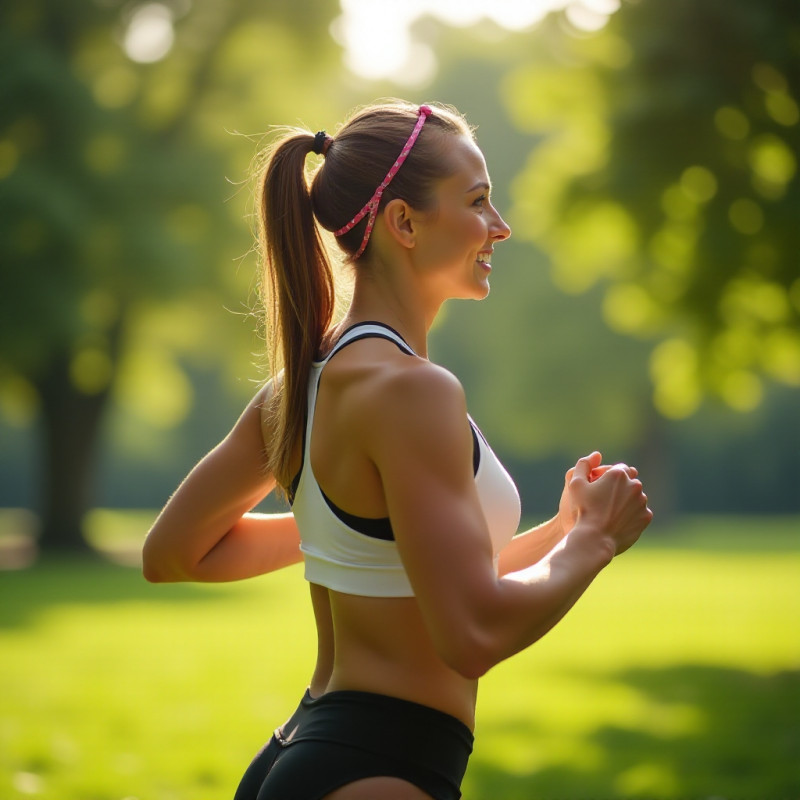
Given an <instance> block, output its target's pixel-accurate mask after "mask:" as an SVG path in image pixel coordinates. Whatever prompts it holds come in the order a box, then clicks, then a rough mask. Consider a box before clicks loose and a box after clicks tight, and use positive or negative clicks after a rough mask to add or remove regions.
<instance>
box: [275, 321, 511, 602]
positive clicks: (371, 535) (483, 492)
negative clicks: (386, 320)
mask: <svg viewBox="0 0 800 800" xmlns="http://www.w3.org/2000/svg"><path fill="white" fill-rule="evenodd" d="M365 338H383V339H388V340H389V341H392V342H394V343H395V344H396V345H397V346H398V347H399V348H400V349H401V350H402V351H403V352H404V353H407V354H408V355H409V356H415V355H416V354H415V353H414V351H413V350H412V349H411V348H410V347H409V346H408V344H406V342H405V340H404V339H403V338H402V337H401V336H400V334H399V333H397V331H395V330H393V329H392V328H390V327H388V326H387V325H384V324H383V323H379V322H364V323H358V324H356V325H353V326H352V327H351V328H348V329H347V330H346V331H345V332H344V333H343V334H342V336H341V337H340V338H339V340H338V342H337V343H336V345H335V346H334V348H333V349H332V350H331V352H330V353H329V354H328V356H327V357H326V358H325V359H324V360H322V361H316V362H314V363H313V364H312V367H311V373H310V375H309V381H308V418H307V420H306V428H305V435H304V441H303V463H302V465H301V467H300V472H299V473H298V474H297V476H296V477H295V479H294V481H293V483H292V487H291V489H290V492H289V499H290V501H291V504H292V511H293V512H294V516H295V519H296V521H297V526H298V528H299V530H300V540H301V544H300V549H301V550H302V552H303V554H304V557H305V576H306V580H308V581H310V582H311V583H317V584H320V585H321V586H326V587H327V588H329V589H333V590H335V591H337V592H344V593H346V594H355V595H362V596H366V597H413V596H414V590H413V589H412V587H411V584H410V582H409V580H408V576H407V575H406V571H405V568H404V567H403V563H402V561H401V559H400V554H399V552H398V550H397V544H396V543H395V541H394V534H393V533H392V529H391V521H390V520H389V518H384V519H368V518H364V517H357V516H354V515H352V514H348V513H347V512H345V511H342V510H341V509H339V508H338V507H337V506H336V505H334V503H333V502H332V501H331V500H329V499H328V498H327V497H326V495H325V494H324V493H323V491H322V489H321V488H320V486H319V484H318V483H317V481H316V478H315V477H314V470H313V468H312V466H311V457H310V452H311V431H312V426H313V423H314V409H315V407H316V402H317V391H318V388H319V380H320V376H321V374H322V370H323V369H324V368H325V365H326V364H327V363H328V361H329V360H330V359H331V358H332V357H333V356H334V355H335V354H336V353H338V352H339V351H340V350H341V349H342V348H343V347H346V346H347V345H348V344H351V343H352V342H355V341H358V340H359V339H365ZM469 424H470V426H471V428H472V437H473V445H474V451H473V468H474V471H475V485H476V488H477V490H478V497H479V499H480V504H481V509H482V510H483V514H484V517H485V518H486V522H487V525H488V528H489V534H490V536H491V539H492V548H493V552H494V555H495V564H496V563H497V556H498V554H499V552H500V550H502V549H503V548H504V547H505V546H506V545H507V544H508V543H509V542H510V541H511V539H512V537H513V536H514V534H515V533H516V531H517V527H518V526H519V521H520V514H521V508H520V500H519V494H518V492H517V487H516V486H515V485H514V482H513V480H512V479H511V477H510V476H509V474H508V473H507V472H506V470H505V468H504V467H503V465H502V464H501V463H500V461H499V460H498V458H497V456H496V455H495V454H494V453H493V452H492V449H491V448H490V447H489V445H488V444H487V442H486V440H485V439H484V438H483V434H482V433H481V432H480V431H479V430H478V428H477V426H476V425H475V423H474V422H473V421H472V419H469Z"/></svg>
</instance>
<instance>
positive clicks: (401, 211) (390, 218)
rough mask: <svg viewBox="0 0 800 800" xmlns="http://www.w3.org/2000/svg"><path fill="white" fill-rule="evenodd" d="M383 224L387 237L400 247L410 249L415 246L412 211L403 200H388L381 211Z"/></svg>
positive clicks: (414, 226)
mask: <svg viewBox="0 0 800 800" xmlns="http://www.w3.org/2000/svg"><path fill="white" fill-rule="evenodd" d="M383 223H384V225H385V226H386V230H387V232H388V233H389V235H390V236H391V237H392V239H394V240H395V241H396V242H397V243H398V244H399V245H400V246H401V247H405V248H408V249H411V248H412V247H414V245H415V244H416V223H415V221H414V218H413V209H412V208H411V206H409V205H408V203H406V201H405V200H401V199H400V198H395V199H394V200H390V201H389V202H388V203H387V204H386V206H385V207H384V209H383Z"/></svg>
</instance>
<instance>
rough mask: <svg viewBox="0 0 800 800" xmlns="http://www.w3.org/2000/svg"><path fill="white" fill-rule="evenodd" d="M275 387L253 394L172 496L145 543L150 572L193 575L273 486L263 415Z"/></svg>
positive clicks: (145, 556) (147, 568)
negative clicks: (263, 407) (225, 433)
mask: <svg viewBox="0 0 800 800" xmlns="http://www.w3.org/2000/svg"><path fill="white" fill-rule="evenodd" d="M270 391H271V386H270V384H267V385H266V386H265V387H263V388H262V389H261V390H260V391H259V392H258V393H257V394H256V395H255V397H253V399H252V400H251V401H250V402H249V403H248V405H247V407H246V408H245V410H244V411H243V412H242V414H241V416H240V417H239V419H238V420H237V421H236V424H235V425H234V426H233V428H232V429H231V431H230V432H229V433H228V434H227V436H225V438H224V439H223V440H222V441H221V442H220V443H219V444H218V445H217V446H216V447H214V448H213V449H212V450H211V451H210V452H209V453H207V454H206V455H205V456H204V457H203V458H202V459H201V460H200V461H199V462H198V463H197V465H196V466H195V467H194V468H193V469H192V470H191V472H190V473H189V474H188V475H187V477H186V478H185V479H184V480H183V482H182V483H181V485H180V486H179V487H178V489H177V490H176V491H175V493H174V494H173V495H172V497H170V499H169V501H168V502H167V504H166V506H165V507H164V509H163V510H162V512H161V513H160V514H159V516H158V518H157V519H156V521H155V523H154V524H153V527H152V528H151V530H150V532H149V534H148V536H147V540H146V542H145V546H144V551H143V559H144V565H145V574H148V571H149V572H150V574H152V575H154V576H159V575H161V574H167V575H175V576H180V575H190V574H191V571H192V570H193V569H194V568H195V567H196V566H197V565H198V564H199V563H200V561H202V559H203V558H204V557H205V556H206V555H208V553H209V552H210V551H211V550H212V549H213V548H214V547H215V546H216V545H217V544H218V543H219V541H220V540H221V539H222V538H223V537H224V536H225V534H226V533H227V532H228V531H229V530H230V529H231V528H232V527H233V526H234V525H235V523H236V522H237V521H238V520H239V519H241V517H242V515H243V514H245V513H246V512H247V511H249V510H250V509H252V508H253V507H254V506H255V505H256V504H257V503H259V502H260V501H261V500H262V499H263V498H264V497H265V496H266V495H267V494H269V493H270V492H271V491H272V490H273V489H274V487H275V479H274V477H273V476H272V474H271V473H270V472H269V470H268V469H267V452H266V449H265V446H264V437H263V434H262V419H261V409H262V406H263V404H264V402H265V401H266V400H267V399H268V397H269V392H270Z"/></svg>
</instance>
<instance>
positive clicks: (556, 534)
mask: <svg viewBox="0 0 800 800" xmlns="http://www.w3.org/2000/svg"><path fill="white" fill-rule="evenodd" d="M563 538H564V530H563V528H562V526H561V523H560V522H559V520H558V517H553V518H552V519H550V520H548V521H547V522H543V523H542V524H541V525H537V526H536V527H535V528H531V529H530V530H528V531H525V532H524V533H519V534H517V535H516V536H515V537H514V538H513V539H512V540H511V541H510V542H509V544H508V545H506V547H504V548H503V550H501V551H500V558H499V560H498V574H499V575H500V576H503V575H508V574H509V573H511V572H518V571H519V570H522V569H525V568H526V567H530V566H532V565H534V564H537V563H538V562H539V561H541V560H542V559H543V558H544V557H545V556H546V555H547V554H548V553H549V552H550V551H551V550H553V548H554V547H555V546H556V545H557V544H558V543H559V542H560V541H561V540H562V539H563Z"/></svg>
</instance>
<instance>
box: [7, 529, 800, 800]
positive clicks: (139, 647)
mask: <svg viewBox="0 0 800 800" xmlns="http://www.w3.org/2000/svg"><path fill="white" fill-rule="evenodd" d="M97 519H101V520H103V525H105V526H110V527H114V524H113V523H114V520H115V519H116V517H115V516H114V515H110V516H106V517H105V518H102V517H100V518H96V519H95V524H99V523H98V522H97ZM119 519H124V518H123V517H120V518H119ZM101 527H102V526H101ZM124 538H125V535H124V534H120V533H119V532H117V533H112V532H109V533H108V534H107V535H106V536H101V535H100V534H97V535H96V536H95V541H100V540H102V541H105V542H106V543H108V542H112V543H115V542H116V543H118V542H119V541H121V540H122V539H124ZM799 539H800V520H798V519H797V518H793V519H791V518H790V519H782V520H774V519H771V520H763V519H721V518H712V519H706V520H702V519H701V520H687V521H684V522H682V523H681V524H680V525H678V526H676V527H675V528H674V529H673V530H669V531H660V532H654V534H653V535H652V536H650V537H649V539H648V541H646V542H643V543H641V544H640V545H639V546H637V547H636V548H634V549H633V550H632V551H631V552H630V553H627V554H626V555H625V556H623V557H622V558H620V559H619V560H618V561H616V562H615V563H614V564H612V565H611V567H610V568H609V569H608V570H606V571H605V573H604V574H602V575H601V576H600V577H599V578H598V580H597V581H596V582H595V584H594V585H593V586H592V587H591V588H590V590H589V592H588V593H587V595H586V597H585V598H584V599H583V600H582V601H581V602H580V603H579V605H578V606H577V607H576V608H575V609H574V610H573V612H572V613H571V614H570V615H568V617H567V618H566V619H565V620H564V621H563V622H562V623H561V624H560V625H559V626H558V627H557V628H556V630H554V631H553V632H552V633H551V634H549V635H548V636H547V637H545V638H544V639H543V640H542V641H541V642H539V643H537V644H536V645H535V646H534V647H532V648H530V649H529V650H528V651H526V652H525V653H523V654H520V655H519V656H517V657H516V658H514V659H511V660H510V661H508V662H505V663H504V664H501V665H500V666H498V667H496V668H495V669H494V670H492V671H491V672H490V673H489V674H488V675H487V676H486V678H485V679H484V680H483V681H482V685H481V692H480V699H479V705H478V712H479V713H478V729H477V731H476V747H475V752H474V755H473V759H472V761H471V763H470V767H469V770H468V772H467V777H466V780H465V783H464V796H465V798H466V800H515V799H516V798H520V800H522V799H523V798H524V799H525V800H529V798H534V797H547V798H564V799H566V798H570V800H576V799H577V798H710V797H717V798H727V799H728V800H732V799H733V798H760V799H762V800H763V799H765V798H787V799H788V798H794V799H795V800H796V798H798V797H800V721H799V718H800V714H798V709H800V545H798V540H799ZM312 658H313V637H312V618H311V613H310V609H309V604H308V601H307V595H306V588H305V586H304V583H303V580H302V572H301V569H300V568H296V567H295V568H291V569H289V570H286V571H285V572H284V573H283V574H278V575H273V576H267V577H265V578H262V579H258V580H253V581H248V582H244V583H240V584H235V585H233V584H232V585H224V586H197V585H194V586H188V585H185V586H151V585H149V584H147V583H145V582H144V581H143V580H142V578H141V577H140V576H139V573H138V571H137V570H135V569H130V568H126V567H122V566H117V565H112V564H103V563H92V562H87V561H79V562H60V563H59V562H54V561H49V560H44V561H42V562H40V563H38V564H37V565H36V566H34V567H32V568H30V569H27V570H19V571H9V572H5V573H0V686H2V695H0V798H3V800H6V798H8V800H12V799H14V798H27V797H34V798H36V797H40V798H48V800H51V799H52V800H123V799H125V798H127V799H128V800H129V799H130V798H139V800H229V798H230V797H231V796H232V793H233V788H234V787H235V785H236V783H237V781H238V778H239V776H240V774H241V772H242V771H243V769H244V767H245V766H246V764H247V762H248V761H249V759H250V757H251V756H252V755H253V753H254V752H255V750H256V749H257V748H258V747H259V746H260V745H261V743H262V742H263V741H264V740H266V739H267V738H268V737H269V735H270V733H271V731H272V729H273V728H274V727H275V726H276V725H277V724H278V723H279V722H281V721H282V720H283V719H284V718H285V717H286V716H287V715H288V713H289V712H290V711H291V710H292V709H293V707H294V705H295V704H296V701H297V699H298V698H299V696H300V694H301V692H302V690H303V688H304V686H305V681H306V679H307V676H308V672H309V669H310V666H311V662H312Z"/></svg>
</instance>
